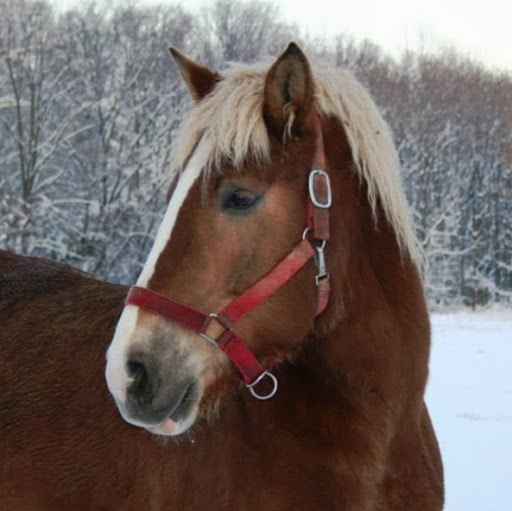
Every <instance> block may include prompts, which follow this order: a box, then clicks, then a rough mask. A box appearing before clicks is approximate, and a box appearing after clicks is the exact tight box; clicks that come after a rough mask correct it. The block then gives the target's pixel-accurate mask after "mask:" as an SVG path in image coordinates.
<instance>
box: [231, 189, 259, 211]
mask: <svg viewBox="0 0 512 511" xmlns="http://www.w3.org/2000/svg"><path fill="white" fill-rule="evenodd" d="M258 200H259V196H258V195H256V194H255V193H253V192H250V191H248V190H233V191H230V192H229V193H227V194H226V196H225V197H224V198H223V201H222V208H223V209H225V210H234V211H246V210H248V209H251V208H252V207H253V206H254V205H255V204H256V203H257V202H258Z"/></svg>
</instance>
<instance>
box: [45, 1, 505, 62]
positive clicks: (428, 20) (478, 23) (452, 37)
mask: <svg viewBox="0 0 512 511" xmlns="http://www.w3.org/2000/svg"><path fill="white" fill-rule="evenodd" d="M168 1H169V2H175V0H168ZM275 2H276V3H277V4H278V5H279V6H280V8H281V13H282V15H283V19H284V20H290V21H294V22H296V23H297V24H298V25H299V26H300V27H301V28H302V29H303V30H307V31H308V32H309V33H310V34H311V35H320V36H322V35H325V36H329V35H332V34H336V33H340V32H347V33H350V34H352V35H353V36H355V37H356V38H358V39H362V38H368V39H370V40H372V41H374V42H375V43H377V44H379V45H380V46H382V47H383V49H384V50H386V51H388V52H390V53H392V54H393V55H396V56H398V55H400V54H401V53H402V51H403V50H405V49H407V48H408V49H411V50H419V49H424V50H427V51H431V50H436V49H439V48H441V47H444V46H449V47H454V48H455V49H457V50H458V51H460V52H463V53H465V54H467V55H469V56H472V57H474V58H476V59H478V60H481V61H483V62H484V63H485V64H487V65H488V66H493V67H500V68H505V69H508V70H509V71H511V72H512V2H511V1H510V0H485V1H483V0H478V1H477V0H416V1H415V0H352V1H351V0H346V1H341V0H275ZM54 3H55V4H56V5H58V6H61V7H68V6H75V5H79V4H81V3H88V1H87V0H54ZM137 3H139V4H141V5H143V4H150V5H154V4H162V3H165V0H138V2H137ZM181 3H182V5H183V6H184V7H185V8H187V9H190V10H195V9H197V8H199V7H200V6H201V5H203V4H207V3H208V0H183V1H182V2H181Z"/></svg>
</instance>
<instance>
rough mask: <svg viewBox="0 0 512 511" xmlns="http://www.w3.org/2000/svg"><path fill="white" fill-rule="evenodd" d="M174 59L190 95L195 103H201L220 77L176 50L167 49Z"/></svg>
mask: <svg viewBox="0 0 512 511" xmlns="http://www.w3.org/2000/svg"><path fill="white" fill-rule="evenodd" d="M169 51H170V52H171V55H172V56H173V57H174V61H175V62H176V64H177V66H178V69H179V71H180V73H181V76H182V77H183V79H184V80H185V83H186V84H187V86H188V89H189V91H190V93H191V94H192V97H193V98H194V100H195V101H201V99H203V98H204V97H205V96H206V95H207V94H208V93H209V92H211V90H212V89H213V87H214V85H215V84H216V83H217V82H219V81H220V80H222V77H221V76H220V75H219V74H218V73H216V72H215V71H211V70H210V69H208V68H207V67H205V66H201V65H199V64H196V63H195V62H193V61H192V60H190V59H189V58H187V57H185V55H183V53H181V52H180V51H178V50H177V49H176V48H169Z"/></svg>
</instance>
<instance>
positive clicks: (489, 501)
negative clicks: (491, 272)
mask: <svg viewBox="0 0 512 511" xmlns="http://www.w3.org/2000/svg"><path fill="white" fill-rule="evenodd" d="M432 324H433V351H432V359H431V372H430V383H429V387H428V390H427V402H428V405H429V409H430V413H431V415H432V419H433V421H434V426H435V428H436V431H437V435H438V439H439V442H440V445H441V451H442V454H443V461H444V466H445V485H446V507H445V511H477V510H478V511H510V510H512V310H509V311H507V312H501V313H499V314H498V313H486V314H483V313H482V314H478V313H476V314H468V313H458V314H434V316H433V318H432Z"/></svg>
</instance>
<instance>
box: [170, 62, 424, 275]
mask: <svg viewBox="0 0 512 511" xmlns="http://www.w3.org/2000/svg"><path fill="white" fill-rule="evenodd" d="M271 64H272V62H265V63H260V64H256V65H253V66H245V65H239V64H237V65H232V66H231V67H230V68H229V69H228V70H227V71H225V72H223V76H224V79H223V80H222V81H221V82H220V84H219V85H218V86H217V87H216V88H215V89H214V91H213V92H212V93H211V94H210V95H209V96H208V97H206V98H205V99H204V100H203V101H201V102H199V103H198V104H197V105H196V106H195V107H194V108H193V109H192V111H191V113H190V115H189V116H188V118H187V120H186V121H185V122H184V124H183V127H182V130H181V132H180V134H179V136H178V137H177V139H176V141H175V145H174V151H173V157H172V168H173V172H180V171H181V170H182V169H183V168H184V166H185V164H186V162H187V160H188V158H189V157H190V155H191V153H192V152H193V151H194V149H195V148H196V146H197V145H198V143H199V141H200V142H201V143H200V146H201V150H202V151H207V152H208V154H206V155H205V160H206V165H205V168H204V170H203V172H204V175H205V176H206V177H208V176H209V175H210V174H211V172H212V170H213V169H217V168H219V167H220V164H221V161H225V160H228V161H230V162H231V163H232V165H233V167H234V168H239V167H241V166H242V164H243V163H244V161H246V160H247V158H248V157H251V158H253V159H255V160H256V161H258V162H260V163H262V164H263V163H268V161H269V153H270V149H269V147H270V145H269V139H268V133H267V129H266V126H265V122H264V120H263V90H264V84H265V75H266V73H267V71H268V69H269V67H270V65H271ZM313 77H314V80H315V107H316V109H317V111H318V112H319V113H321V114H324V115H326V116H330V117H335V118H337V119H338V120H339V121H340V123H341V124H342V126H343V128H344V130H345V133H346V136H347V139H348V142H349V144H350V148H351V151H352V156H353V160H354V162H355V166H356V169H357V172H358V174H359V177H360V178H361V179H363V180H364V182H365V183H366V185H367V189H368V202H369V204H370V206H371V208H372V211H373V215H374V218H375V220H376V219H377V201H378V200H379V201H380V203H381V205H382V208H383V210H384V213H385V216H386V219H387V221H388V222H389V224H390V225H391V227H392V228H393V229H394V231H395V233H396V238H397V241H398V245H399V247H400V250H401V251H402V253H404V252H407V253H408V254H409V255H410V257H411V258H412V260H413V261H414V262H415V264H416V265H417V266H418V267H421V266H422V264H423V253H422V250H421V247H420V244H419V242H418V240H417V238H416V235H415V233H414V229H413V226H412V221H411V217H410V211H409V206H408V203H407V199H406V197H405V194H404V191H403V187H402V182H401V177H400V163H399V160H398V154H397V152H396V149H395V145H394V143H393V140H392V136H391V132H390V129H389V127H388V125H387V124H386V122H385V121H384V119H383V118H382V116H381V115H380V113H379V111H378V110H377V107H376V105H375V103H374V102H373V100H372V99H371V98H370V96H369V94H368V92H367V91H366V90H365V89H364V88H363V86H362V85H361V84H360V83H359V82H358V81H357V79H356V78H355V77H354V76H353V75H352V74H351V73H350V72H348V71H345V70H339V69H324V68H313ZM198 149H199V148H198Z"/></svg>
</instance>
